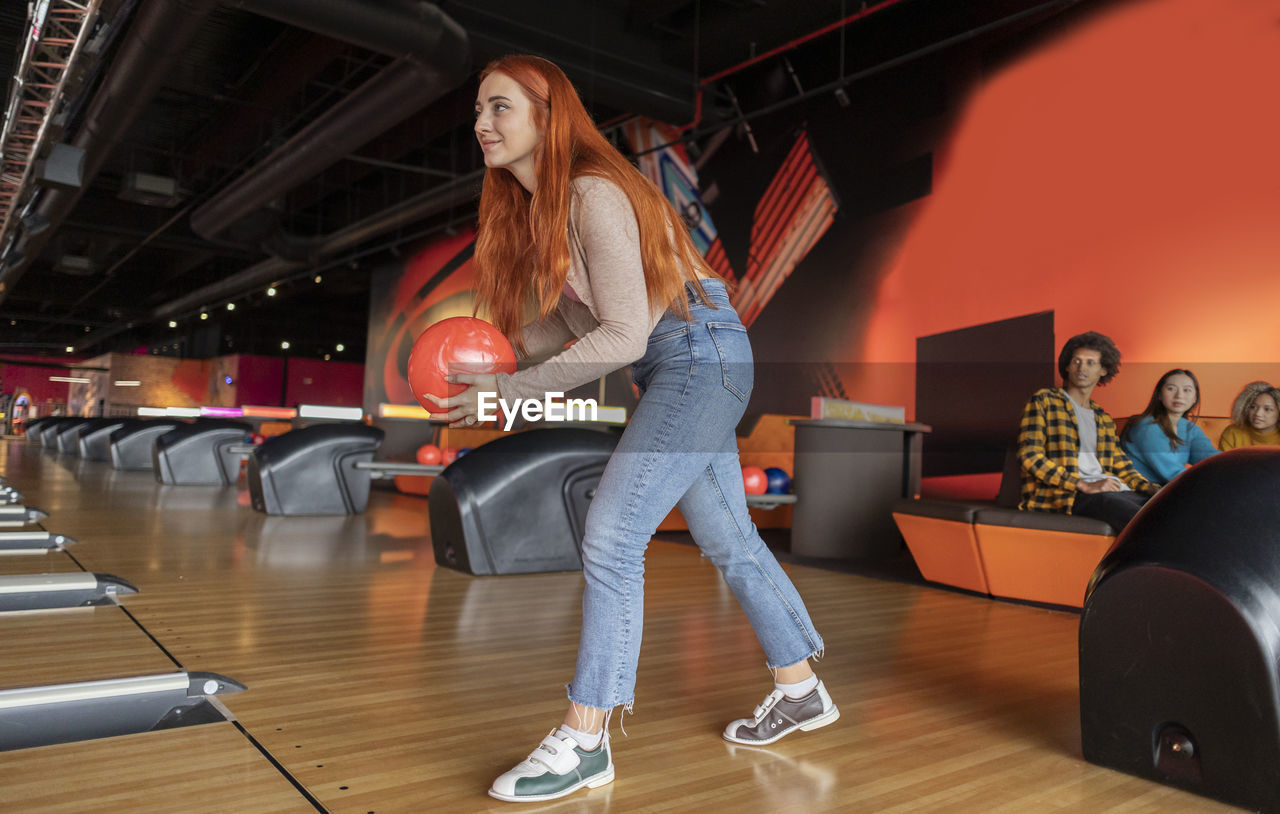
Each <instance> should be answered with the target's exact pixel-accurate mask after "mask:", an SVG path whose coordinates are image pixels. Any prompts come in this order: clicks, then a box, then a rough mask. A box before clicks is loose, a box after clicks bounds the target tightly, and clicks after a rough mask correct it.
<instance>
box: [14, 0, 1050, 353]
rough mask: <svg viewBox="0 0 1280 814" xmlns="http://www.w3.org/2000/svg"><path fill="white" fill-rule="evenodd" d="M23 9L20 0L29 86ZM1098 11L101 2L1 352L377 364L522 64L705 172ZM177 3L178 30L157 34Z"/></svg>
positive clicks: (18, 249) (20, 262)
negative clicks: (833, 109)
mask: <svg viewBox="0 0 1280 814" xmlns="http://www.w3.org/2000/svg"><path fill="white" fill-rule="evenodd" d="M25 5H26V4H22V3H18V2H4V3H0V75H3V76H6V77H11V76H13V75H14V72H15V70H17V64H18V62H19V61H20V56H21V49H22V48H23V47H24V43H25V38H24V34H25V30H26V29H27V27H28V26H29V21H28V19H27V10H26V9H25V8H23V6H25ZM58 5H59V3H58V0H53V2H52V6H55V7H56V6H58ZM1075 5H1076V2H1073V0H1057V1H1056V2H1045V0H1040V2H1036V0H972V2H970V1H968V0H966V2H954V0H887V2H882V3H879V4H866V3H864V4H859V3H853V2H845V1H844V0H841V1H840V2H835V1H834V0H595V1H594V2H592V0H559V1H558V2H527V1H523V0H468V2H439V3H436V4H434V6H432V5H431V4H428V3H425V2H420V0H383V1H382V2H379V3H373V2H369V0H228V1H227V2H222V3H218V2H215V1H214V0H166V3H156V2H154V0H151V2H146V1H145V0H101V2H100V3H99V2H98V0H95V2H93V3H92V4H91V6H93V7H95V8H97V9H98V14H97V16H96V19H95V20H94V22H93V23H92V30H91V31H90V33H91V34H92V36H93V41H94V47H93V48H86V49H85V50H84V52H82V54H81V56H80V59H79V67H78V68H77V69H76V70H73V71H70V72H69V73H70V77H69V80H68V81H69V82H70V85H69V86H68V88H67V91H66V92H65V94H64V95H63V97H62V98H61V100H60V101H59V102H58V103H57V111H58V113H59V114H60V118H59V121H58V124H59V128H60V129H59V130H56V131H53V132H52V133H51V137H50V138H47V139H46V140H45V144H44V149H43V151H42V156H44V157H46V158H47V159H48V160H49V162H50V163H54V159H53V158H52V157H50V150H51V148H52V145H53V142H55V141H61V142H63V143H66V144H79V145H82V146H83V147H84V150H83V155H84V170H85V177H84V178H83V183H82V186H81V188H79V189H75V188H71V189H67V188H56V186H51V185H50V184H48V183H40V182H37V181H36V180H35V179H34V176H35V175H36V170H33V172H32V176H33V177H32V178H29V179H28V181H27V183H26V184H25V185H24V186H23V187H22V191H21V193H20V195H19V197H18V198H17V200H16V203H15V204H14V206H15V208H14V210H13V216H12V217H11V218H10V223H9V226H8V228H7V230H6V231H5V233H4V235H3V242H0V251H4V252H5V253H4V254H3V255H0V257H3V264H2V265H0V283H3V289H2V290H0V354H9V355H17V354H28V355H29V354H46V353H47V354H54V355H58V356H66V355H68V354H67V352H66V350H65V349H66V348H68V347H70V348H72V349H73V351H74V353H75V354H76V355H80V356H84V355H93V354H98V353H102V352H106V351H113V350H117V351H132V350H135V349H137V348H139V347H146V348H148V349H151V350H152V351H154V352H159V353H165V354H181V355H185V356H195V357H208V356H214V355H219V354H223V353H237V352H239V353H265V354H271V353H279V352H281V351H280V346H281V342H282V341H286V340H287V341H289V342H290V343H291V351H290V352H291V353H296V354H303V355H316V356H323V355H325V354H330V355H331V356H333V357H335V358H341V359H348V360H351V361H363V359H364V342H365V333H366V330H367V320H368V288H369V275H370V272H371V270H372V269H374V268H377V267H379V266H382V265H385V264H386V263H388V262H391V261H393V260H394V258H397V257H402V256H404V255H405V253H407V252H410V251H412V250H413V249H414V247H415V246H416V245H418V244H420V243H421V242H422V241H423V240H424V239H425V238H426V237H427V236H428V235H430V234H432V233H433V232H438V231H443V230H447V229H450V228H452V226H453V225H455V224H458V223H461V222H464V221H467V220H470V219H472V218H473V217H474V212H475V209H474V206H475V195H476V193H477V190H478V180H477V179H478V177H479V174H480V170H481V169H482V166H483V163H482V159H481V156H480V153H479V151H478V149H477V148H476V146H475V142H474V139H473V137H472V134H471V120H472V113H471V109H472V102H473V99H474V93H475V73H476V70H477V69H478V68H479V67H481V66H483V65H484V64H485V63H486V62H487V61H489V60H490V59H492V58H493V57H495V56H499V55H501V54H504V53H511V52H519V51H523V52H531V53H537V54H540V55H543V56H546V57H548V58H550V59H552V60H554V61H556V62H557V63H558V64H560V65H561V66H562V67H564V68H565V70H566V72H567V73H568V74H569V75H570V77H571V78H572V79H573V80H574V82H575V84H576V85H577V86H578V88H579V91H580V92H581V94H582V96H583V98H584V100H585V101H586V102H587V104H588V106H589V108H590V109H591V110H592V113H593V114H594V116H595V117H596V121H597V122H600V123H602V124H604V125H605V126H606V127H607V126H608V125H609V124H610V123H612V122H616V121H619V120H621V119H622V118H624V117H625V116H627V115H629V114H643V115H648V116H651V117H654V118H657V119H660V120H664V121H667V122H670V123H673V124H678V125H690V127H689V128H688V129H687V130H686V131H685V132H686V133H687V136H688V143H689V145H690V146H691V148H692V149H693V150H694V152H695V154H697V152H698V150H699V148H700V147H705V146H706V145H707V144H708V143H709V142H710V140H711V139H712V138H713V137H714V136H715V135H716V133H717V132H719V131H722V130H724V129H725V128H726V127H732V126H735V125H737V124H738V123H739V122H740V121H741V120H742V119H744V118H745V119H750V118H751V117H753V116H756V115H763V114H766V113H768V112H769V111H771V110H773V109H775V108H782V107H785V106H786V105H788V104H790V103H792V102H794V101H796V100H798V99H801V98H804V97H805V96H807V95H813V94H817V93H827V94H830V93H832V92H834V90H835V89H836V88H837V87H840V86H841V85H842V84H848V85H849V86H850V87H855V86H856V83H857V81H858V80H859V77H860V76H863V75H865V74H867V73H870V72H872V71H878V70H880V69H882V68H885V67H887V66H892V65H895V64H898V63H900V62H905V61H908V60H910V59H912V58H914V57H916V56H919V55H921V54H926V53H931V52H937V51H939V50H942V49H946V48H958V47H969V46H971V45H972V43H973V42H982V43H985V44H988V45H991V44H996V45H998V44H999V43H1000V42H1003V41H1006V40H1007V39H1008V38H1009V36H1011V35H1012V34H1013V33H1015V32H1026V31H1027V29H1028V27H1030V26H1034V25H1036V24H1043V23H1045V21H1046V20H1049V19H1050V18H1056V15H1059V14H1061V12H1063V11H1066V10H1068V9H1070V8H1071V7H1073V6H1075ZM163 6H175V7H177V8H178V12H177V13H179V14H181V15H182V17H181V19H180V20H179V23H180V24H179V25H175V24H174V21H173V20H171V19H169V20H166V19H148V18H146V17H145V16H144V15H149V14H153V13H155V14H163V12H162V11H157V9H158V8H159V7H163ZM374 6H376V7H377V9H376V10H375V9H372V8H370V7H374ZM424 9H425V11H424ZM436 11H438V12H442V13H443V15H445V17H444V18H439V17H436V16H432V14H433V13H434V12H436ZM170 13H173V12H170ZM344 15H346V17H344ZM352 15H354V16H352ZM850 18H854V19H850ZM286 20H287V21H288V22H286ZM842 21H844V24H841V23H842ZM148 26H151V28H148ZM184 28H185V29H186V30H183V29H184ZM441 29H443V30H444V32H445V33H444V34H443V35H440V34H439V31H440V30H441ZM153 31H158V32H162V35H157V34H152V33H150V32H153ZM423 32H425V33H423ZM398 40H399V41H398ZM797 41H799V42H797ZM788 45H792V46H794V47H788V48H785V49H783V50H782V51H781V52H779V53H771V52H772V51H774V49H779V48H780V47H782V46H788ZM139 55H140V56H139ZM753 60H754V61H753ZM127 70H133V71H135V73H134V74H132V75H129V76H127V77H125V76H124V72H125V71H127ZM125 79H127V80H128V81H124V80H125ZM14 84H15V83H14V82H13V81H10V82H9V85H8V87H7V89H6V91H7V95H8V96H9V97H10V98H12V94H13V93H14V92H15V91H14ZM110 94H114V95H110ZM700 94H701V100H702V102H701V105H699V104H698V98H699V95H700ZM109 95H110V96H109ZM108 96H109V98H108ZM735 100H736V101H735ZM131 108H136V115H133V114H132V113H122V111H128V110H129V109H131ZM326 117H327V118H326ZM120 119H124V121H119V120H120ZM326 122H327V123H326ZM156 179H159V180H156ZM166 179H171V180H168V181H166ZM148 181H149V182H150V185H148V184H147V183H146V182H148ZM164 183H169V184H172V189H171V190H170V189H165V188H163V184H164ZM155 184H161V185H162V186H161V187H155V186H154V185H155ZM144 193H149V194H144ZM33 213H34V214H35V215H40V214H41V213H44V214H45V215H47V217H44V218H41V217H32V214H33ZM6 249H7V250H6ZM270 286H274V288H275V290H276V294H275V296H268V295H267V289H268V287H270ZM228 303H231V304H233V305H234V306H235V310H228ZM202 312H204V313H206V314H207V317H205V318H203V319H202V317H201V315H202ZM171 322H172V323H173V326H172V327H171V325H170V323H171ZM338 344H342V345H343V346H344V350H343V351H342V352H341V353H339V352H338V351H337V350H336V346H337V345H338Z"/></svg>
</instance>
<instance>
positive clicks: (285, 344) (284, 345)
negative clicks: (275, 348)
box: [280, 339, 289, 350]
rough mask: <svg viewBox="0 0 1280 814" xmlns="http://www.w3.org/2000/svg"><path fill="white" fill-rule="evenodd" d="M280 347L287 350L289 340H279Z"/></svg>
mask: <svg viewBox="0 0 1280 814" xmlns="http://www.w3.org/2000/svg"><path fill="white" fill-rule="evenodd" d="M280 347H281V348H283V349H284V350H288V349H289V341H288V340H287V339H286V340H285V341H284V342H281V343H280Z"/></svg>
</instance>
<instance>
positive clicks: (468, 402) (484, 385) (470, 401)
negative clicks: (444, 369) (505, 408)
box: [425, 373, 498, 427]
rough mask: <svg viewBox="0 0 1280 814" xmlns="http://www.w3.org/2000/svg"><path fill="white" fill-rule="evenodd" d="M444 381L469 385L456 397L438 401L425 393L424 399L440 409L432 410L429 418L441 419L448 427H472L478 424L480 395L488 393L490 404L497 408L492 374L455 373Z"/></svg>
mask: <svg viewBox="0 0 1280 814" xmlns="http://www.w3.org/2000/svg"><path fill="white" fill-rule="evenodd" d="M446 381H449V382H451V383H453V384H465V385H469V387H467V389H466V390H463V391H462V392H461V393H459V394H458V395H456V396H449V397H448V398H443V399H438V398H436V397H435V396H433V395H431V394H430V393H426V394H425V395H426V397H427V398H429V399H431V401H432V403H433V404H435V405H436V406H437V407H439V408H440V410H439V411H435V410H432V411H431V417H432V418H439V417H443V418H445V419H447V420H448V421H449V426H450V427H473V426H475V425H476V424H477V423H479V421H480V419H479V416H478V413H479V412H480V394H481V393H488V394H490V395H491V396H492V399H491V400H490V404H491V405H493V406H494V407H496V406H497V400H498V377H497V376H495V375H493V374H492V373H455V374H453V375H451V376H449V377H448V378H447V379H446ZM445 410H448V412H446V413H445V414H444V416H440V412H444V411H445Z"/></svg>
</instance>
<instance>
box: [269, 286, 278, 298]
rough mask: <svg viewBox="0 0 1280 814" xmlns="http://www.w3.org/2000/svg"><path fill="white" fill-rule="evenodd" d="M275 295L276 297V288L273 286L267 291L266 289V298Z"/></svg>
mask: <svg viewBox="0 0 1280 814" xmlns="http://www.w3.org/2000/svg"><path fill="white" fill-rule="evenodd" d="M275 295H276V287H275V286H271V287H270V288H268V289H267V296H268V297H274V296H275Z"/></svg>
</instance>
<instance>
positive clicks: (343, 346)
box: [337, 342, 347, 353]
mask: <svg viewBox="0 0 1280 814" xmlns="http://www.w3.org/2000/svg"><path fill="white" fill-rule="evenodd" d="M346 349H347V346H346V345H343V344H342V343H341V342H339V343H338V348H337V350H338V353H342V352H343V351H344V350H346Z"/></svg>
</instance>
